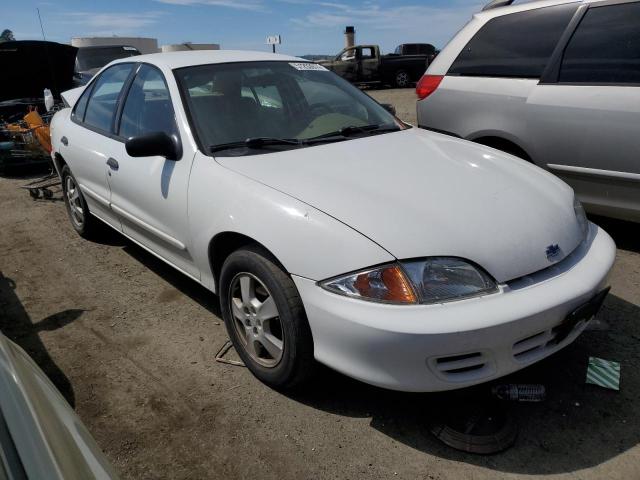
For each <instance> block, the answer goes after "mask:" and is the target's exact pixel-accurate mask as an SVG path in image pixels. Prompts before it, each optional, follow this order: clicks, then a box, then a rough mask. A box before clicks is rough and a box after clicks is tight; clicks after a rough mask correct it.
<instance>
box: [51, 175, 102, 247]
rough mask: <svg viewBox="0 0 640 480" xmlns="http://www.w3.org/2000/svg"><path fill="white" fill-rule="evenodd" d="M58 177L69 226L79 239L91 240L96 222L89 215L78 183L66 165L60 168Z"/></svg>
mask: <svg viewBox="0 0 640 480" xmlns="http://www.w3.org/2000/svg"><path fill="white" fill-rule="evenodd" d="M60 175H61V177H62V194H63V197H64V204H65V206H66V207H67V213H68V214H69V220H71V226H72V227H73V229H74V230H75V231H76V232H78V234H79V235H80V236H81V237H84V238H91V237H92V236H93V235H94V234H95V230H96V222H97V221H96V219H95V218H93V216H91V214H90V213H89V207H88V206H87V202H86V200H85V199H84V195H83V194H82V191H81V190H80V187H79V185H78V182H77V180H76V178H75V177H74V176H73V174H72V173H71V169H70V168H69V166H68V165H64V166H63V167H62V170H61V172H60Z"/></svg>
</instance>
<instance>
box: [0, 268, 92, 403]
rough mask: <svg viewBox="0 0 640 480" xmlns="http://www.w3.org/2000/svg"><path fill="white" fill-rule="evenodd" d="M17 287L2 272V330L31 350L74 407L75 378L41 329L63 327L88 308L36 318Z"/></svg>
mask: <svg viewBox="0 0 640 480" xmlns="http://www.w3.org/2000/svg"><path fill="white" fill-rule="evenodd" d="M15 288H16V285H15V282H14V281H13V280H12V279H11V278H8V277H5V276H4V275H3V274H2V272H0V310H1V311H2V314H1V315H0V331H1V332H2V333H3V334H4V335H5V336H6V337H7V338H9V339H10V340H12V341H13V342H14V343H16V344H18V345H19V346H20V347H22V349H23V350H25V351H26V352H27V353H28V354H29V356H30V357H31V358H32V359H33V360H34V361H35V362H36V364H37V365H38V366H39V367H40V368H41V369H42V371H43V372H44V373H45V374H46V375H47V377H49V379H50V380H51V382H52V383H53V384H54V385H55V386H56V388H57V389H58V390H60V393H62V395H63V396H64V398H65V399H66V400H67V402H68V403H69V405H71V406H72V407H74V406H75V395H74V391H73V388H72V386H71V382H70V381H69V379H68V378H67V376H66V375H65V374H64V372H63V371H62V370H61V369H60V368H59V367H58V365H57V364H56V363H55V361H54V360H53V359H52V358H51V356H50V355H49V352H48V351H47V349H46V347H45V346H44V344H43V343H42V340H41V339H40V332H43V331H52V330H57V329H59V328H62V327H64V326H66V325H68V324H70V323H71V322H73V321H75V320H76V319H78V318H79V317H80V315H82V313H83V312H84V310H80V309H70V310H63V311H61V312H57V313H55V314H53V315H49V316H48V317H46V318H43V319H42V320H40V321H38V322H33V321H32V320H31V318H30V317H29V314H28V313H27V311H26V310H25V308H24V306H23V305H22V302H21V301H20V299H19V298H18V296H17V295H16V293H15Z"/></svg>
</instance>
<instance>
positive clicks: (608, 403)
mask: <svg viewBox="0 0 640 480" xmlns="http://www.w3.org/2000/svg"><path fill="white" fill-rule="evenodd" d="M599 318H600V319H601V320H603V321H604V322H606V323H607V324H609V325H610V329H609V330H607V331H591V332H585V333H584V334H583V335H582V336H581V337H580V338H579V339H578V340H577V341H576V342H575V343H574V344H573V345H571V346H569V347H567V348H566V349H564V350H563V351H561V352H559V353H557V354H555V355H553V356H552V357H549V358H547V359H546V360H544V361H542V362H540V363H538V364H535V365H533V366H531V367H529V368H527V369H524V370H522V371H520V372H517V373H515V374H512V375H509V376H507V377H504V378H502V379H500V380H499V381H496V382H493V383H490V384H487V385H481V386H478V387H473V388H467V389H463V390H460V391H455V392H444V393H436V394H409V393H399V392H392V391H387V390H382V389H378V388H375V387H371V386H368V385H364V384H362V383H360V382H357V381H355V380H351V379H349V378H347V377H344V376H342V375H340V374H338V373H334V372H331V371H328V370H326V369H323V371H322V373H321V375H320V376H319V378H318V379H317V380H316V382H315V383H314V385H313V386H312V387H311V388H308V389H306V390H305V391H304V392H301V393H296V394H288V396H289V397H290V398H292V399H293V400H296V401H299V402H302V403H304V404H306V405H308V406H311V407H313V408H317V409H320V410H323V411H326V412H330V413H332V414H335V415H344V416H348V417H358V418H367V417H368V418H371V423H370V425H371V427H372V428H375V429H376V430H378V431H379V432H381V433H383V434H385V435H387V436H389V437H391V438H393V439H394V440H396V441H398V442H401V443H403V444H405V445H408V446H410V447H412V448H414V449H416V450H419V451H422V452H425V453H428V454H430V455H436V456H439V457H442V458H447V459H450V460H454V461H458V462H466V463H470V464H474V465H479V466H482V467H485V468H488V469H492V470H497V471H501V472H509V473H524V474H538V475H539V474H552V473H565V472H575V471H578V470H581V469H585V468H589V467H593V466H596V465H599V464H602V463H603V462H606V461H607V460H610V459H612V458H613V457H615V456H617V455H619V454H621V453H623V452H625V451H627V450H629V449H631V448H633V447H635V446H636V445H637V444H638V443H639V442H640V419H639V418H638V416H637V412H638V411H639V410H640V395H639V394H640V370H638V363H639V358H638V357H639V356H640V352H638V350H637V342H638V340H639V339H640V328H638V325H637V321H636V320H637V319H638V318H640V308H639V307H637V306H635V305H633V304H630V303H628V302H626V301H624V300H622V299H620V298H617V297H615V296H609V298H608V299H607V301H606V304H605V307H604V308H603V310H602V312H601V314H600V316H599ZM589 356H597V357H600V358H605V359H608V360H616V361H619V362H620V363H621V368H622V381H621V385H622V386H621V391H620V392H615V391H611V390H605V389H602V388H600V387H596V386H593V385H587V384H585V376H586V369H587V362H588V358H589ZM501 383H535V384H543V385H545V386H546V388H547V399H546V401H544V402H541V403H537V404H533V403H529V404H524V403H511V404H507V403H505V404H504V408H508V409H510V410H511V411H512V414H513V415H514V416H515V419H516V421H517V423H518V424H519V430H520V433H519V436H518V439H517V440H516V443H515V445H514V446H513V447H512V448H510V449H508V450H506V451H504V452H502V453H499V454H496V455H491V456H482V455H474V454H466V453H462V452H458V451H456V450H454V449H452V448H450V447H447V446H446V445H444V444H442V443H440V442H439V441H438V440H437V439H436V438H435V437H434V436H433V435H432V434H431V433H430V427H431V426H432V425H434V424H435V423H437V422H438V421H439V420H440V419H442V418H443V417H445V416H448V417H455V416H456V415H457V412H460V414H461V415H463V414H464V412H465V411H468V409H469V407H470V406H472V405H474V404H476V403H477V402H481V401H485V400H486V399H487V398H488V397H489V395H490V390H491V387H492V386H493V385H495V384H501Z"/></svg>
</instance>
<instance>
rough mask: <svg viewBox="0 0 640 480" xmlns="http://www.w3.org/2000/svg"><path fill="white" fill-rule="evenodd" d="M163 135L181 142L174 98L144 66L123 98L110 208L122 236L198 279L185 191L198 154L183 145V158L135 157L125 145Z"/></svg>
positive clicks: (150, 68)
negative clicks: (130, 140) (194, 157)
mask: <svg viewBox="0 0 640 480" xmlns="http://www.w3.org/2000/svg"><path fill="white" fill-rule="evenodd" d="M154 132H165V133H167V134H168V135H176V136H178V138H180V132H179V130H178V127H177V124H176V118H175V113H174V109H173V104H172V96H171V94H170V93H169V88H168V85H167V81H166V79H165V77H164V74H163V73H162V72H161V71H160V70H159V69H158V68H156V67H154V66H152V65H149V64H141V65H140V67H139V69H138V71H137V73H136V76H135V79H134V80H133V82H132V83H131V87H130V89H129V91H128V93H127V94H126V98H125V99H124V102H123V106H122V112H121V118H120V121H119V126H118V128H117V136H118V138H119V140H120V141H119V142H117V148H116V151H115V153H114V159H115V160H116V162H117V168H114V169H111V172H110V173H111V176H110V177H109V178H110V182H111V207H112V209H113V210H114V211H115V212H116V213H117V214H118V215H119V217H120V221H121V222H122V231H123V232H124V233H125V234H126V235H128V236H129V237H131V238H132V239H133V240H135V241H137V242H138V243H140V244H141V245H143V246H144V247H146V248H148V249H149V250H151V251H152V252H153V253H155V254H157V255H158V256H160V257H161V258H163V259H165V260H167V261H168V262H169V263H171V264H172V265H174V266H175V267H177V268H178V269H179V270H181V271H183V272H184V273H186V274H188V275H190V276H191V277H194V278H196V279H199V277H200V274H199V270H198V269H197V268H196V266H195V265H194V262H193V258H192V257H191V250H190V236H189V233H188V232H189V221H188V215H187V192H188V187H189V174H190V172H191V164H192V162H193V156H194V153H195V152H194V151H193V150H191V149H190V148H189V146H188V145H183V149H184V151H183V154H182V158H180V159H178V160H168V159H166V158H164V157H160V156H152V157H137V158H135V157H131V156H129V155H128V154H127V150H126V146H125V141H126V139H128V138H131V137H138V136H143V135H145V134H149V133H154Z"/></svg>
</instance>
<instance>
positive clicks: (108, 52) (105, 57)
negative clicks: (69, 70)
mask: <svg viewBox="0 0 640 480" xmlns="http://www.w3.org/2000/svg"><path fill="white" fill-rule="evenodd" d="M134 55H140V52H138V50H136V49H135V48H133V47H107V48H80V49H78V68H79V70H80V71H81V72H86V71H87V70H93V69H94V68H102V67H104V66H105V65H106V64H107V63H109V62H112V61H113V60H117V59H119V58H127V57H133V56H134Z"/></svg>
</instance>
